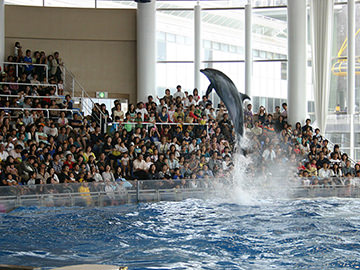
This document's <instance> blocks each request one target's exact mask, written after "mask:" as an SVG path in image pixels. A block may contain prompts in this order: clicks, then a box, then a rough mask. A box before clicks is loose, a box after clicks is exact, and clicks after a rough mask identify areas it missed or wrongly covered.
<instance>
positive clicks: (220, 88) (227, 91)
mask: <svg viewBox="0 0 360 270" xmlns="http://www.w3.org/2000/svg"><path fill="white" fill-rule="evenodd" d="M200 71H201V72H202V73H203V74H204V75H205V76H206V77H207V78H208V79H209V81H210V85H209V87H208V89H207V91H206V95H207V96H208V95H209V94H210V92H211V91H212V89H215V91H216V93H217V94H218V96H219V97H220V99H221V100H222V101H223V102H224V104H225V106H226V108H227V110H228V112H229V115H230V119H231V120H232V122H233V124H234V128H235V132H236V133H237V135H238V136H237V137H238V140H239V139H240V138H239V137H242V136H243V135H244V109H243V101H244V100H245V99H250V98H249V96H248V95H246V94H241V93H240V92H239V91H238V90H237V89H236V86H235V84H234V83H233V82H232V80H231V79H230V78H229V77H228V76H226V75H225V74H224V73H222V72H221V71H219V70H216V69H213V68H206V69H202V70H200Z"/></svg>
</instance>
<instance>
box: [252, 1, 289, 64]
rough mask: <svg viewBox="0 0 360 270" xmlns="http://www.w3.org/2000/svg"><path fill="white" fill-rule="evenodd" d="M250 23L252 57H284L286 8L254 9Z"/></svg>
mask: <svg viewBox="0 0 360 270" xmlns="http://www.w3.org/2000/svg"><path fill="white" fill-rule="evenodd" d="M261 2H263V3H264V4H265V3H268V5H270V2H273V1H261ZM265 6H266V5H265ZM252 23H253V25H252V28H253V29H252V30H253V36H252V38H253V50H256V52H254V53H253V55H254V59H255V60H256V59H286V58H287V57H286V55H287V9H286V8H272V9H254V11H253V21H252Z"/></svg>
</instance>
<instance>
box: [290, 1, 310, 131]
mask: <svg viewBox="0 0 360 270" xmlns="http://www.w3.org/2000/svg"><path fill="white" fill-rule="evenodd" d="M287 11H288V16H287V17H288V90H287V93H288V102H287V104H288V122H289V123H290V124H292V125H294V124H295V123H296V122H298V121H299V122H302V123H304V120H305V119H306V116H307V110H306V62H307V58H306V20H307V16H306V1H303V0H301V1H299V0H288V6H287Z"/></svg>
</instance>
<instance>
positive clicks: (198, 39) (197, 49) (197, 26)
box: [194, 3, 201, 92]
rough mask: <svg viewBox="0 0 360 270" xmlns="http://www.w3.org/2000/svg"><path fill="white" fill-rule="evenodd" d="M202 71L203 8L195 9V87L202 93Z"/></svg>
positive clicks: (197, 6)
mask: <svg viewBox="0 0 360 270" xmlns="http://www.w3.org/2000/svg"><path fill="white" fill-rule="evenodd" d="M200 69H201V7H200V5H199V3H198V4H197V5H196V6H195V7H194V86H195V88H197V89H198V90H199V92H200V77H201V73H200Z"/></svg>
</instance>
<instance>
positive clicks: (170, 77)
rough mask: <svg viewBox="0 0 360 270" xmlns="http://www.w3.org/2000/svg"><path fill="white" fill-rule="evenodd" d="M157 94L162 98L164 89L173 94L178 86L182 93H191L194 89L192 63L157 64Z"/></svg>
mask: <svg viewBox="0 0 360 270" xmlns="http://www.w3.org/2000/svg"><path fill="white" fill-rule="evenodd" d="M156 72H157V94H158V96H159V97H162V96H164V93H165V91H164V90H165V89H166V88H169V89H170V91H171V93H174V92H175V89H176V86H177V85H178V84H180V85H181V86H182V89H183V91H188V92H191V93H192V91H193V88H194V66H193V64H192V63H158V64H157V71H156Z"/></svg>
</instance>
